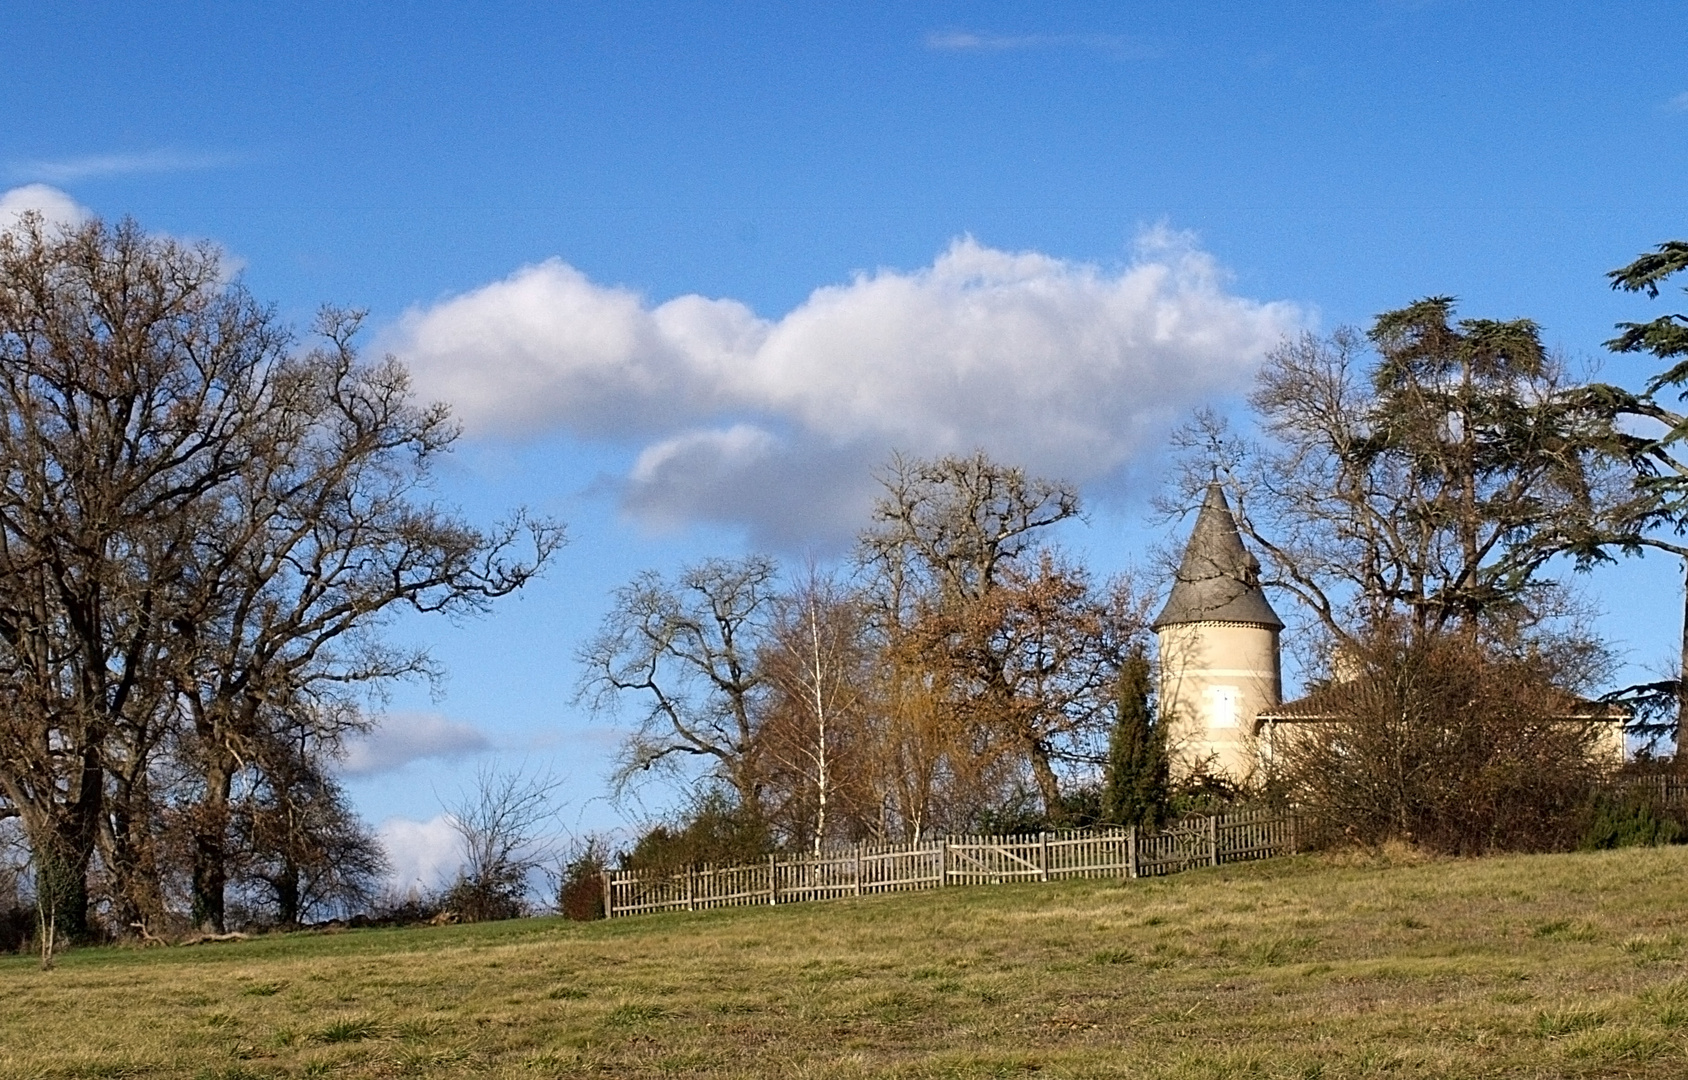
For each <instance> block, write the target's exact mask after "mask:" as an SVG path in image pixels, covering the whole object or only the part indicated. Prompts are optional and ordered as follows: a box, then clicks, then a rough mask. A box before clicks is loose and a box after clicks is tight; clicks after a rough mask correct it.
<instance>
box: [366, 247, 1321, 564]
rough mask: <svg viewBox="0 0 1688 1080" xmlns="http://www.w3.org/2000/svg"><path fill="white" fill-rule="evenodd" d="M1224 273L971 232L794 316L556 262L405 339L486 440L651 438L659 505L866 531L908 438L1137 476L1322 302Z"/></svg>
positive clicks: (922, 447)
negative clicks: (1039, 249)
mask: <svg viewBox="0 0 1688 1080" xmlns="http://www.w3.org/2000/svg"><path fill="white" fill-rule="evenodd" d="M1227 286H1228V281H1227V277H1226V274H1225V273H1224V271H1223V270H1222V269H1221V268H1220V267H1219V266H1218V264H1217V263H1216V262H1215V260H1214V259H1213V258H1212V257H1211V256H1210V255H1208V254H1206V253H1205V252H1203V251H1201V250H1200V249H1199V248H1198V247H1196V246H1195V244H1194V242H1193V240H1192V239H1191V238H1190V237H1188V236H1185V235H1182V234H1175V233H1171V232H1169V231H1166V230H1152V231H1150V232H1149V233H1147V234H1145V236H1144V237H1143V238H1142V239H1141V241H1140V243H1139V245H1138V253H1137V257H1136V259H1135V261H1133V262H1132V263H1130V264H1129V265H1127V266H1124V267H1121V268H1117V269H1111V270H1110V269H1104V268H1101V267H1098V266H1095V265H1092V264H1089V263H1081V262H1074V261H1070V260H1065V259H1059V258H1055V257H1052V256H1048V255H1043V254H1039V253H1036V252H1009V251H1003V250H999V249H996V248H991V247H988V246H986V245H983V244H980V243H978V242H977V241H975V240H973V239H971V238H964V239H961V240H957V241H955V242H954V243H953V244H951V246H950V247H949V248H948V250H946V251H944V252H943V253H942V254H940V255H939V256H938V257H937V258H936V259H935V260H934V261H933V262H932V264H931V265H930V266H927V267H924V268H921V269H919V270H915V271H912V272H905V271H897V270H880V271H877V272H875V273H871V274H868V273H864V274H859V275H857V276H856V277H855V278H854V279H853V280H851V281H849V282H848V283H845V284H840V285H831V286H826V287H824V288H820V289H817V290H815V291H814V292H813V293H812V294H810V296H809V297H808V299H807V300H805V301H804V302H803V303H802V304H800V305H798V307H797V308H796V309H794V310H793V311H791V312H789V313H787V314H786V315H785V316H784V317H782V318H779V319H777V320H769V319H763V318H759V317H758V316H756V315H755V314H754V313H753V312H752V311H751V310H750V309H749V308H748V307H746V306H745V305H744V304H742V303H739V302H737V301H735V300H730V299H708V298H705V297H701V296H695V295H689V296H682V297H679V298H677V299H674V300H670V301H668V302H666V303H663V304H659V305H655V306H652V305H650V304H648V303H646V302H645V301H643V300H642V299H641V298H640V297H639V296H638V295H637V294H635V293H632V292H630V291H628V290H626V289H621V288H611V287H606V286H602V285H598V284H595V283H593V282H592V281H590V280H588V279H587V278H586V276H585V275H583V274H582V273H580V272H579V271H578V270H576V269H574V268H573V267H570V266H568V265H566V264H564V263H562V262H560V261H557V260H552V261H550V262H546V263H542V264H540V265H538V266H530V267H526V268H523V269H522V270H520V271H518V272H516V273H515V274H513V275H511V277H509V278H507V279H506V280H504V281H500V282H495V283H493V284H491V285H488V286H485V287H484V288H481V289H478V290H476V291H474V292H471V293H467V294H464V295H462V296H458V297H454V298H451V299H448V300H446V301H444V302H442V303H440V304H437V305H435V306H433V307H430V308H427V309H416V310H412V311H411V312H409V313H408V314H407V315H405V316H404V318H403V319H402V320H401V321H400V323H399V324H398V325H397V326H396V327H395V328H393V330H392V331H391V332H390V333H389V334H388V340H387V341H386V342H385V344H387V345H388V346H389V347H391V348H392V349H393V351H395V352H397V353H398V354H399V355H400V356H401V357H403V358H404V359H405V360H406V361H407V362H408V363H409V364H410V366H411V369H412V371H413V372H414V373H415V376H416V381H417V385H418V388H419V390H420V391H421V392H422V393H423V395H424V396H428V397H435V398H439V399H443V400H446V401H448V402H450V403H451V404H452V405H453V406H454V408H455V409H456V412H457V415H458V417H459V418H460V419H461V420H462V421H463V422H464V423H465V425H466V427H467V429H468V430H469V432H470V433H471V434H473V435H516V434H527V433H538V432H545V431H561V432H564V433H567V434H570V435H573V436H575V437H577V438H585V439H598V440H611V441H617V442H622V443H627V442H632V443H634V444H635V445H638V446H640V447H642V450H641V452H640V454H639V455H638V460H637V463H636V465H635V466H634V468H633V470H632V472H631V474H630V475H629V476H628V477H626V478H625V488H624V503H625V505H626V507H627V508H628V509H629V510H631V511H633V512H634V513H636V514H637V515H638V516H640V517H642V518H643V519H645V520H647V521H650V522H653V523H657V524H669V525H672V524H678V523H681V522H686V521H693V520H699V519H707V520H715V521H725V522H737V523H742V524H746V525H749V526H750V527H751V528H752V530H753V532H754V533H756V534H757V535H758V537H759V539H762V540H771V541H774V542H777V543H782V544H801V543H805V542H813V541H816V540H825V539H832V538H837V537H840V536H843V535H847V534H848V533H849V532H850V531H853V529H854V528H855V527H856V526H857V525H859V524H860V522H861V520H862V514H863V512H864V511H865V509H866V507H867V505H868V504H869V501H870V500H871V498H872V494H873V484H872V480H871V476H870V470H871V468H872V467H873V466H874V465H875V464H878V463H880V462H882V461H883V460H884V459H885V458H886V456H887V455H888V454H889V452H890V451H891V450H893V449H897V450H903V451H906V452H911V453H915V454H926V455H929V454H938V453H945V452H968V451H971V450H972V449H974V448H976V447H983V448H984V449H985V450H987V451H988V452H990V453H991V454H993V455H995V456H997V457H999V458H1002V459H1004V460H1008V461H1012V462H1016V463H1019V464H1022V465H1025V466H1027V467H1028V468H1031V469H1033V470H1034V471H1037V472H1040V473H1045V474H1049V475H1056V476H1061V477H1064V478H1067V479H1070V480H1073V481H1077V482H1080V483H1084V482H1091V481H1096V480H1100V479H1103V478H1106V477H1109V476H1112V475H1117V474H1118V472H1119V471H1120V470H1122V468H1123V467H1124V466H1126V465H1128V464H1130V463H1131V462H1132V461H1133V460H1134V459H1135V458H1137V457H1139V456H1140V455H1142V454H1144V453H1145V452H1146V451H1148V450H1150V449H1152V448H1153V447H1155V446H1156V445H1157V444H1158V443H1159V442H1160V439H1161V437H1162V436H1163V435H1164V433H1165V431H1166V430H1167V428H1168V427H1169V426H1170V424H1171V422H1172V421H1173V419H1174V418H1175V417H1176V416H1178V415H1180V414H1182V413H1183V412H1184V411H1186V410H1187V409H1188V408H1189V407H1190V406H1192V405H1194V404H1196V403H1198V402H1201V401H1203V400H1206V399H1209V398H1211V397H1212V396H1214V395H1217V394H1228V393H1234V392H1237V391H1239V390H1241V389H1243V388H1244V387H1245V386H1246V385H1247V383H1248V381H1249V378H1250V377H1251V375H1252V373H1253V371H1254V369H1255V367H1256V365H1257V364H1258V362H1259V360H1260V357H1261V356H1262V354H1263V353H1264V352H1265V351H1266V349H1267V348H1269V347H1270V346H1271V345H1272V344H1274V343H1275V342H1276V341H1277V340H1278V339H1279V338H1280V337H1281V336H1282V335H1284V334H1285V333H1288V332H1291V331H1293V330H1294V329H1296V328H1298V327H1299V326H1301V325H1303V324H1304V323H1305V322H1306V321H1307V319H1308V316H1307V314H1306V313H1305V312H1303V311H1302V310H1301V309H1299V308H1297V307H1295V306H1294V305H1291V304H1287V303H1261V302H1257V301H1254V300H1249V299H1246V298H1243V297H1239V296H1236V295H1234V294H1232V293H1231V292H1230V291H1229V290H1228V287H1227Z"/></svg>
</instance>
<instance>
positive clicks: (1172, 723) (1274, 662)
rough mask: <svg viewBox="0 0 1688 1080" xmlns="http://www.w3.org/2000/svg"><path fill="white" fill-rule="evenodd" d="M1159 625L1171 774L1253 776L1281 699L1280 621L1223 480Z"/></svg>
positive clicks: (1212, 490) (1212, 489) (1199, 518)
mask: <svg viewBox="0 0 1688 1080" xmlns="http://www.w3.org/2000/svg"><path fill="white" fill-rule="evenodd" d="M1153 627H1154V631H1155V635H1156V637H1157V638H1158V639H1159V641H1160V713H1161V715H1162V716H1163V717H1166V718H1167V720H1168V727H1167V733H1168V739H1167V744H1168V748H1169V749H1170V751H1171V755H1172V771H1173V775H1174V776H1175V777H1187V776H1189V775H1190V774H1192V773H1194V772H1198V771H1205V772H1207V773H1208V774H1210V775H1214V776H1223V777H1226V778H1227V779H1230V780H1232V781H1236V782H1243V781H1246V780H1248V779H1249V778H1250V777H1251V776H1252V775H1253V773H1254V771H1255V766H1256V764H1257V762H1258V756H1257V750H1256V746H1255V717H1256V716H1257V715H1258V714H1259V713H1261V712H1262V711H1264V710H1268V709H1272V708H1275V707H1276V706H1278V705H1279V704H1280V703H1281V702H1282V699H1283V678H1282V674H1281V669H1280V668H1279V664H1278V633H1279V631H1281V630H1282V629H1283V628H1284V624H1283V620H1281V619H1279V618H1278V614H1277V612H1275V611H1273V610H1272V605H1271V604H1269V603H1267V601H1266V594H1265V592H1263V591H1262V590H1261V588H1260V562H1259V560H1257V559H1256V558H1255V557H1254V556H1253V555H1251V554H1249V551H1248V549H1247V548H1245V547H1244V546H1243V540H1242V537H1241V536H1240V535H1239V534H1238V533H1237V522H1236V519H1235V518H1233V517H1232V516H1231V507H1230V505H1229V504H1227V503H1226V501H1225V493H1224V492H1223V491H1222V490H1220V487H1219V485H1218V484H1210V485H1208V489H1207V497H1206V498H1205V499H1203V501H1202V508H1201V513H1199V514H1197V515H1196V526H1195V528H1194V529H1192V530H1191V531H1190V542H1189V544H1188V545H1186V546H1185V548H1184V558H1183V561H1182V562H1180V563H1179V565H1178V573H1177V575H1176V576H1175V578H1174V580H1173V583H1172V595H1170V596H1168V597H1167V600H1166V607H1164V608H1163V609H1161V613H1160V615H1159V616H1157V617H1156V618H1155V621H1154V623H1153Z"/></svg>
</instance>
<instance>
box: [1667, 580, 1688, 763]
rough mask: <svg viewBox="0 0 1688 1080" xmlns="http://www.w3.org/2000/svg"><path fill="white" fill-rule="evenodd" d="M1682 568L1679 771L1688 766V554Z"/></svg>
mask: <svg viewBox="0 0 1688 1080" xmlns="http://www.w3.org/2000/svg"><path fill="white" fill-rule="evenodd" d="M1682 568H1683V590H1682V666H1681V667H1680V668H1679V669H1678V670H1677V676H1676V752H1675V754H1673V755H1672V757H1671V764H1672V765H1673V766H1675V768H1676V769H1677V771H1681V770H1683V769H1684V768H1688V757H1684V756H1683V751H1684V750H1688V556H1684V557H1683V560H1682Z"/></svg>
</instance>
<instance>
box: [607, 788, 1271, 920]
mask: <svg viewBox="0 0 1688 1080" xmlns="http://www.w3.org/2000/svg"><path fill="white" fill-rule="evenodd" d="M1301 829H1302V822H1301V819H1300V818H1299V817H1298V816H1297V815H1294V814H1289V813H1277V812H1271V811H1260V812H1253V813H1241V814H1220V815H1214V816H1204V817H1192V818H1185V819H1184V820H1182V821H1179V822H1177V823H1175V824H1173V825H1171V826H1168V827H1166V828H1163V829H1160V830H1157V831H1154V832H1147V831H1139V830H1138V829H1137V828H1136V827H1135V826H1133V827H1130V828H1123V829H1088V830H1072V831H1066V832H1045V833H1034V834H1027V835H1016V836H947V837H940V838H938V839H935V840H926V841H921V842H918V843H911V844H876V845H857V846H856V847H853V848H845V849H843V850H839V851H831V852H825V853H823V854H820V855H788V856H781V855H770V856H768V858H767V861H766V862H762V863H752V864H749V865H745V866H730V867H704V868H703V869H701V870H693V871H691V872H689V873H683V874H660V875H659V874H650V873H642V872H639V871H630V870H618V871H609V872H606V873H605V874H604V913H605V914H606V915H608V916H609V917H611V918H619V917H621V916H626V915H643V914H648V913H651V912H657V911H697V910H701V909H703V908H718V907H749V906H753V905H759V904H796V903H803V902H807V901H811V900H830V899H834V898H836V897H840V896H862V895H865V894H868V893H883V892H912V891H915V890H920V889H936V888H942V887H944V886H948V885H995V884H1001V883H1003V882H1009V881H1054V880H1058V879H1063V878H1137V877H1159V876H1161V875H1164V874H1175V873H1178V872H1179V871H1181V870H1189V869H1193V868H1195V867H1198V866H1219V865H1221V864H1222V863H1233V862H1248V861H1251V860H1254V859H1266V858H1271V857H1272V856H1274V855H1286V854H1294V853H1295V851H1296V850H1297V848H1298V846H1299V839H1300V835H1301Z"/></svg>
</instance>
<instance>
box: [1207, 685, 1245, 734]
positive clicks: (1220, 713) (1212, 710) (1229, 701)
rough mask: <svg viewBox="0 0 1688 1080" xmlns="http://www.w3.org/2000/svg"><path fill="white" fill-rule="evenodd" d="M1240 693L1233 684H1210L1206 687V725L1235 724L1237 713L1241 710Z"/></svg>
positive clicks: (1227, 725)
mask: <svg viewBox="0 0 1688 1080" xmlns="http://www.w3.org/2000/svg"><path fill="white" fill-rule="evenodd" d="M1241 698H1242V694H1241V692H1240V691H1238V689H1237V688H1236V687H1234V686H1210V687H1208V688H1207V726H1208V727H1210V728H1234V727H1236V726H1237V714H1238V713H1239V712H1240V711H1241V708H1240V707H1241V704H1242V702H1241Z"/></svg>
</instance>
